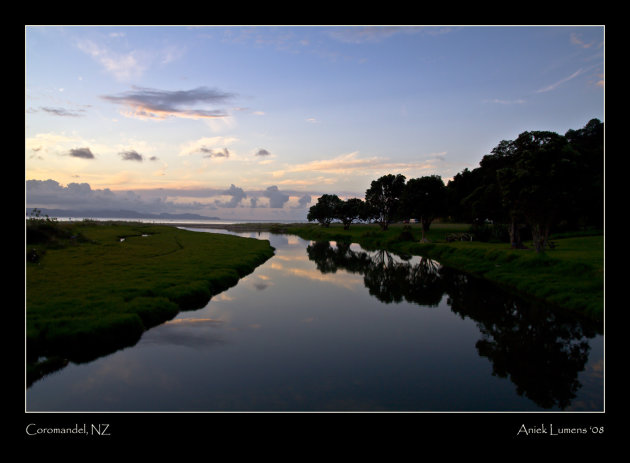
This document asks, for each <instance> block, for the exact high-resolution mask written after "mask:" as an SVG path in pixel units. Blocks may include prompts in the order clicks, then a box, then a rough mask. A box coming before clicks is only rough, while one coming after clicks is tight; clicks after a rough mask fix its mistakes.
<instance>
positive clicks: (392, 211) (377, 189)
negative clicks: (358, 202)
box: [365, 174, 405, 230]
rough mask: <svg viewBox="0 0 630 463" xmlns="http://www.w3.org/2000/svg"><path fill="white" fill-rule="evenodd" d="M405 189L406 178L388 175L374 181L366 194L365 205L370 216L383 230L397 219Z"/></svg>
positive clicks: (398, 175)
mask: <svg viewBox="0 0 630 463" xmlns="http://www.w3.org/2000/svg"><path fill="white" fill-rule="evenodd" d="M404 188H405V176H404V175H402V174H397V175H393V174H388V175H384V176H382V177H380V178H379V179H377V180H373V181H372V183H371V185H370V188H369V189H368V190H367V191H366V192H365V204H366V206H367V208H368V209H369V211H370V215H371V217H372V218H374V220H375V221H376V223H378V224H379V225H380V226H381V228H382V229H383V230H387V228H388V226H389V224H390V223H392V222H393V221H394V219H395V218H396V217H397V213H398V212H399V210H400V198H401V196H402V193H403V190H404Z"/></svg>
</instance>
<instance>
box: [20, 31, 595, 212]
mask: <svg viewBox="0 0 630 463" xmlns="http://www.w3.org/2000/svg"><path fill="white" fill-rule="evenodd" d="M604 35H605V30H604V27H603V26H597V25H594V26H554V27H552V26H485V27H482V26H449V25H441V26H411V25H409V26H396V27H393V26H378V25H377V26H344V27H341V26H295V27H291V26H276V27H272V26H238V27H237V26H229V27H227V26H159V27H158V26H124V27H123V26H121V27H119V26H90V27H87V26H86V27H83V26H66V27H61V26H26V27H25V190H26V206H27V207H28V208H30V207H39V208H61V209H69V210H73V209H74V210H76V209H114V210H117V209H127V210H136V211H143V212H150V213H160V212H167V213H195V214H200V215H203V216H212V217H220V218H222V219H225V220H237V219H241V220H245V219H258V220H304V219H305V218H306V214H307V212H308V208H309V207H310V206H312V205H313V204H315V203H316V201H317V198H318V197H319V196H321V195H322V194H325V193H328V194H337V195H338V196H339V197H341V198H342V199H346V198H350V197H358V198H362V199H363V198H364V195H365V191H366V190H367V189H368V188H369V186H370V183H371V181H372V180H375V179H377V178H379V177H380V176H382V175H386V174H390V173H391V174H403V175H404V176H405V177H406V178H407V179H410V178H417V177H422V176H426V175H439V176H441V177H442V179H443V180H444V181H445V183H446V182H448V180H449V179H450V178H452V177H453V176H455V175H456V174H457V173H459V172H461V171H463V170H464V169H466V168H467V169H474V168H475V167H477V166H478V165H479V161H480V160H481V158H482V157H483V156H484V155H485V154H488V153H490V151H491V150H492V149H493V148H494V147H495V146H497V145H498V144H499V142H501V141H502V140H513V139H515V138H517V137H518V135H519V134H520V133H522V132H525V131H532V130H549V131H553V132H556V133H559V134H564V133H566V131H567V130H569V129H579V128H582V127H584V126H585V125H586V123H587V122H588V121H589V120H591V119H593V118H597V119H599V120H601V121H604V120H605V119H604V113H605V108H604Z"/></svg>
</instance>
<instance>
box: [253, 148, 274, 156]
mask: <svg viewBox="0 0 630 463" xmlns="http://www.w3.org/2000/svg"><path fill="white" fill-rule="evenodd" d="M270 154H271V153H270V152H269V151H267V150H266V149H263V148H261V149H259V150H258V151H257V152H256V156H269V155H270Z"/></svg>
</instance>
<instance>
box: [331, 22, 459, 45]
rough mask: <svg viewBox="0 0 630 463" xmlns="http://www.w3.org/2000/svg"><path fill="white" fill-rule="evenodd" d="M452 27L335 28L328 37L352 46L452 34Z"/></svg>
mask: <svg viewBox="0 0 630 463" xmlns="http://www.w3.org/2000/svg"><path fill="white" fill-rule="evenodd" d="M451 30H452V29H451V28H450V27H432V26H426V27H424V26H352V27H339V28H333V29H331V30H329V31H328V32H327V34H328V36H329V37H330V38H332V39H335V40H337V41H339V42H343V43H350V44H362V43H377V42H382V41H383V40H386V39H389V38H390V37H394V36H396V35H399V34H406V35H411V34H418V33H423V34H426V35H440V34H445V33H447V32H450V31H451Z"/></svg>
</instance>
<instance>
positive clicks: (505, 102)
mask: <svg viewBox="0 0 630 463" xmlns="http://www.w3.org/2000/svg"><path fill="white" fill-rule="evenodd" d="M486 101H489V102H490V103H496V104H503V105H512V104H525V103H526V101H525V100H523V99H521V98H519V99H516V100H502V99H500V98H494V99H493V100H486Z"/></svg>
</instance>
